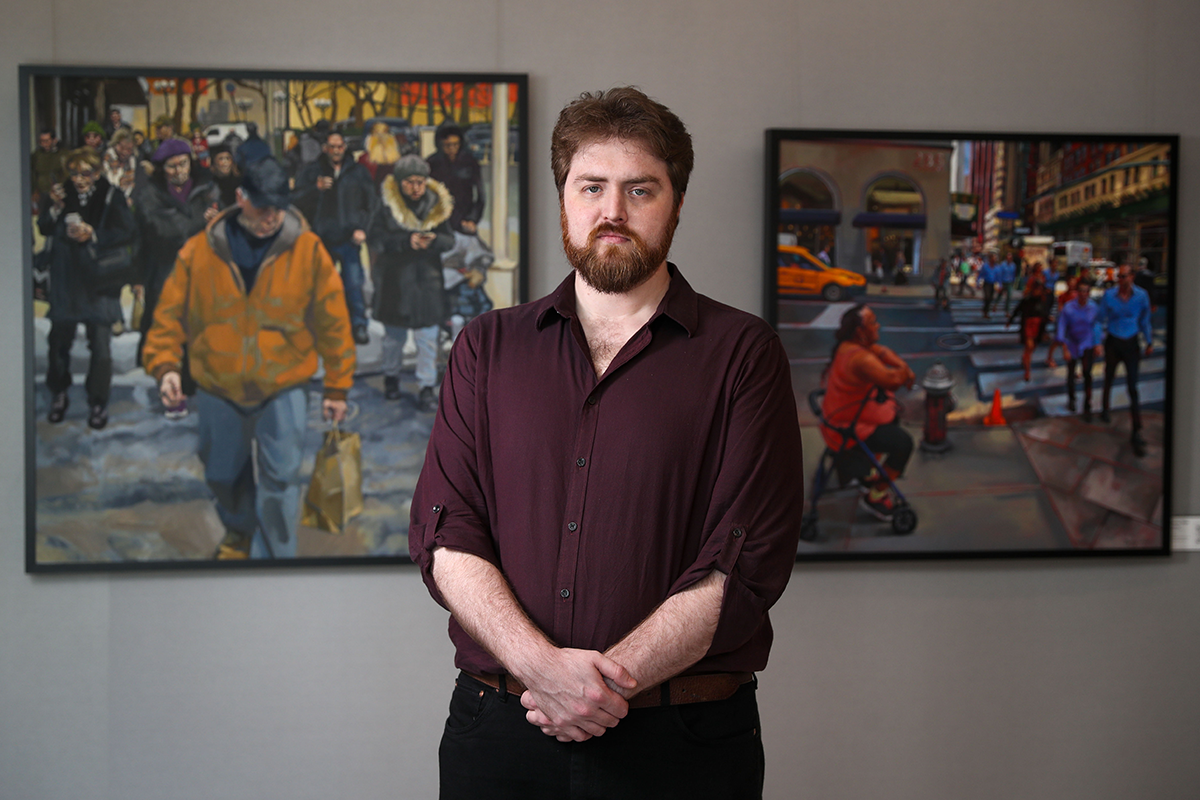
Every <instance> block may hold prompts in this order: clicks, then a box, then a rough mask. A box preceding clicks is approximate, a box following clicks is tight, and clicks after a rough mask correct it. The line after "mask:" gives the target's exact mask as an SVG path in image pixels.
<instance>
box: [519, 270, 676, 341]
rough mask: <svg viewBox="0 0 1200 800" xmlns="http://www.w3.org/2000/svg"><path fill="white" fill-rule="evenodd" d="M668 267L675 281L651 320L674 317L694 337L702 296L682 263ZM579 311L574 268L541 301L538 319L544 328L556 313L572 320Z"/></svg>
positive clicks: (539, 328)
mask: <svg viewBox="0 0 1200 800" xmlns="http://www.w3.org/2000/svg"><path fill="white" fill-rule="evenodd" d="M667 270H668V272H669V273H670V275H671V283H670V285H669V286H668V287H667V293H666V294H665V295H664V296H663V299H662V302H660V303H659V304H658V309H657V310H656V311H655V312H654V315H653V316H652V317H650V322H649V323H647V324H653V323H654V321H655V320H656V319H658V318H659V317H660V316H665V317H667V318H668V319H671V320H674V321H675V323H676V324H677V325H679V326H680V327H681V328H683V329H684V331H685V332H686V333H687V335H688V337H689V338H690V337H692V336H694V335H695V333H696V322H697V320H698V319H699V309H698V305H699V299H698V297H699V296H698V295H697V294H696V291H695V290H694V289H693V288H692V286H691V284H689V283H688V282H687V279H685V278H684V277H683V273H681V272H680V271H679V267H677V266H675V265H674V264H672V263H671V262H669V261H668V262H667ZM575 313H576V312H575V271H574V270H572V271H571V273H570V274H569V275H567V277H566V278H565V279H564V280H563V282H562V283H560V284H559V285H558V288H557V289H555V290H554V291H553V292H551V293H550V294H548V295H546V296H545V297H543V298H542V299H541V300H538V301H537V315H536V317H535V318H534V319H535V322H536V324H537V329H538V330H539V331H540V330H542V329H544V328H545V327H546V326H548V325H549V324H550V323H551V322H552V321H553V318H554V317H555V316H557V317H558V318H559V319H564V320H568V319H573V318H574V317H575Z"/></svg>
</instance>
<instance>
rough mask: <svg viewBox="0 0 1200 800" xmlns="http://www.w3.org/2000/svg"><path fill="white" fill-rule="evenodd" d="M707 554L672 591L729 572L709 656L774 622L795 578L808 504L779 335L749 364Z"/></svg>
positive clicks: (730, 428)
mask: <svg viewBox="0 0 1200 800" xmlns="http://www.w3.org/2000/svg"><path fill="white" fill-rule="evenodd" d="M725 442H726V446H725V448H724V451H723V453H722V455H721V462H720V468H719V471H718V473H717V478H716V482H715V485H714V490H713V494H712V501H711V503H710V505H709V509H708V515H707V521H706V524H705V530H707V531H709V532H710V533H708V535H707V538H706V540H705V542H704V545H703V547H702V548H701V551H700V554H699V556H698V557H697V559H696V560H695V561H694V562H693V563H692V565H691V566H690V567H689V568H688V569H687V570H686V571H685V572H684V573H683V574H682V575H681V576H680V578H679V579H678V580H677V581H676V583H675V586H674V587H673V588H672V594H673V593H675V592H677V591H681V590H682V589H685V588H687V587H688V586H690V585H692V584H694V583H696V582H697V581H699V580H700V579H701V578H703V577H704V576H705V575H707V574H709V573H710V572H711V571H712V570H714V569H715V570H719V571H721V572H723V573H725V574H726V575H727V576H728V578H727V580H726V582H725V595H724V598H723V600H722V604H721V615H720V619H719V621H718V624H717V630H716V634H715V635H714V637H713V642H712V646H711V647H710V648H709V651H708V654H707V655H708V656H715V655H719V654H721V653H728V652H731V651H734V650H737V649H738V648H740V647H741V646H743V645H744V644H745V643H746V642H748V641H749V640H750V639H751V638H752V637H754V636H755V634H756V633H758V632H759V631H760V630H761V629H762V628H763V626H764V625H766V624H767V610H768V609H769V608H770V607H771V606H772V605H773V604H774V603H775V601H776V600H778V599H779V596H780V595H781V594H782V593H783V590H784V587H786V586H787V582H788V579H789V578H790V577H791V573H792V567H793V564H794V562H795V559H796V547H797V545H798V543H799V540H800V521H801V515H802V513H803V507H804V462H803V456H802V453H801V441H800V426H799V420H798V418H797V414H796V402H795V397H794V395H793V393H792V385H791V369H790V366H789V364H788V360H787V356H786V354H785V353H784V350H783V346H782V344H781V343H780V341H779V338H778V337H777V336H775V335H774V333H771V334H770V336H769V338H768V339H767V340H766V341H765V342H764V343H763V344H761V345H760V346H759V347H758V349H757V350H756V351H755V352H754V353H753V354H751V355H750V356H749V357H747V359H746V360H745V361H744V362H743V365H742V369H741V370H740V371H739V377H738V380H737V381H736V386H735V391H734V393H733V398H732V402H731V404H730V412H729V415H728V422H727V436H726V437H725Z"/></svg>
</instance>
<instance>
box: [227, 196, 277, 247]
mask: <svg viewBox="0 0 1200 800" xmlns="http://www.w3.org/2000/svg"><path fill="white" fill-rule="evenodd" d="M237 204H238V208H239V209H241V212H242V213H240V214H238V222H239V223H241V226H242V227H243V228H245V229H246V230H247V231H249V232H250V234H251V235H253V236H257V237H258V238H260V239H262V238H265V237H267V236H270V235H271V234H273V233H275V232H276V231H277V230H279V228H280V226H282V225H283V216H284V212H283V209H281V208H275V207H274V206H263V207H262V208H256V207H255V206H254V204H253V203H251V202H250V198H248V197H246V195H244V194H243V193H242V190H241V189H238V190H237Z"/></svg>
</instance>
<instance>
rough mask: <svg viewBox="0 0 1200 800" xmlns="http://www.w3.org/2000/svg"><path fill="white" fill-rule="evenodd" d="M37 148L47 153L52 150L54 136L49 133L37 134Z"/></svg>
mask: <svg viewBox="0 0 1200 800" xmlns="http://www.w3.org/2000/svg"><path fill="white" fill-rule="evenodd" d="M38 147H40V148H42V149H43V150H45V151H46V152H47V153H49V152H50V151H51V150H53V149H54V135H53V134H50V133H39V134H38Z"/></svg>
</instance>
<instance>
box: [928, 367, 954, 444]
mask: <svg viewBox="0 0 1200 800" xmlns="http://www.w3.org/2000/svg"><path fill="white" fill-rule="evenodd" d="M921 386H922V387H923V388H924V389H925V438H923V439H922V440H921V449H922V450H924V451H925V452H927V453H944V452H946V451H947V450H949V449H950V439H949V438H948V437H947V435H946V415H947V414H949V413H950V412H951V411H953V410H954V395H952V394H950V390H951V389H952V388H954V379H953V378H952V377H950V370H948V369H946V367H945V365H944V364H942V362H941V361H935V362H933V366H932V367H930V368H929V371H928V372H926V373H925V377H924V379H922V381H921Z"/></svg>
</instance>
